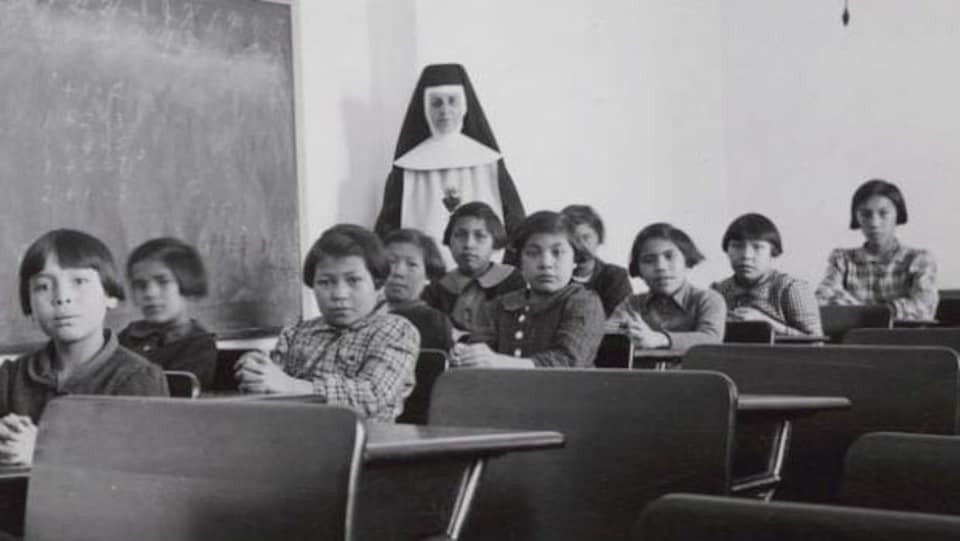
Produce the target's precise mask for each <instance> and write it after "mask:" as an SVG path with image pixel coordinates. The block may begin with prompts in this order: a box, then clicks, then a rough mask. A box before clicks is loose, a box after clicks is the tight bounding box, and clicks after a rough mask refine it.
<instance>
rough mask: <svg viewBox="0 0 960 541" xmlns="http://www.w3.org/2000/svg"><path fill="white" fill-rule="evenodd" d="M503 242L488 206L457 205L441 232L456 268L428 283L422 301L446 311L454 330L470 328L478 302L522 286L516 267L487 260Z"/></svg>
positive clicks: (504, 235) (503, 234) (499, 224)
mask: <svg viewBox="0 0 960 541" xmlns="http://www.w3.org/2000/svg"><path fill="white" fill-rule="evenodd" d="M506 241H507V233H506V231H505V230H504V229H503V223H502V222H501V221H500V218H498V217H497V215H496V213H494V212H493V209H492V208H490V206H489V205H487V204H486V203H481V202H479V201H474V202H472V203H467V204H465V205H462V206H460V207H459V208H457V210H455V211H453V214H451V215H450V221H449V222H447V228H446V229H445V230H444V232H443V244H444V245H446V246H449V247H450V252H451V254H453V259H454V261H456V263H457V268H456V269H454V270H452V271H450V272H448V273H447V274H446V275H445V276H444V277H443V278H441V279H439V280H437V281H435V282H432V283H431V284H430V285H428V286H427V287H426V289H424V290H423V300H424V301H426V302H427V304H429V305H430V306H433V307H434V308H436V309H437V310H440V311H441V312H443V313H445V314H448V315H449V316H450V319H451V320H453V325H454V326H455V327H456V328H457V329H460V330H463V331H467V332H470V331H472V330H474V319H475V318H476V315H477V310H478V309H479V308H480V305H481V304H483V303H484V302H486V301H488V300H490V299H493V298H494V297H498V296H500V295H503V294H504V293H508V292H510V291H513V290H515V289H523V287H524V282H523V276H521V275H520V272H519V271H518V270H517V269H516V268H514V267H513V266H512V265H505V264H501V263H495V262H493V261H491V260H490V258H491V257H493V251H494V250H499V249H500V248H503V247H504V244H506Z"/></svg>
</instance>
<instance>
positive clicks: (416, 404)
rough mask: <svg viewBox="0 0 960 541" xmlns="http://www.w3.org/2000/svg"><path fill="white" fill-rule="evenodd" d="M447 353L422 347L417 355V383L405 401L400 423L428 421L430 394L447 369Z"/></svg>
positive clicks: (420, 423) (423, 422)
mask: <svg viewBox="0 0 960 541" xmlns="http://www.w3.org/2000/svg"><path fill="white" fill-rule="evenodd" d="M447 365H448V363H447V353H446V352H445V351H443V350H441V349H421V350H420V355H418V356H417V367H416V381H417V383H416V385H415V386H414V387H413V392H411V393H410V396H408V397H407V399H406V401H404V403H403V413H401V414H400V416H399V417H397V422H398V423H411V424H417V425H422V424H426V422H427V411H428V410H429V408H430V394H431V393H432V392H433V384H434V383H435V382H436V381H437V378H438V377H440V374H442V373H443V372H444V370H446V369H447Z"/></svg>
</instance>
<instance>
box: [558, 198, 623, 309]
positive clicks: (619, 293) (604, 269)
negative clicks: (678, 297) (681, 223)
mask: <svg viewBox="0 0 960 541" xmlns="http://www.w3.org/2000/svg"><path fill="white" fill-rule="evenodd" d="M561 212H563V214H564V215H565V216H566V217H567V218H568V219H569V220H570V221H571V222H572V223H573V226H574V231H575V232H576V233H577V238H579V239H580V244H581V245H583V247H584V249H585V250H586V255H587V257H586V258H585V259H584V260H583V261H582V262H580V263H577V268H576V269H574V271H573V281H574V282H577V283H580V284H583V286H584V287H586V288H587V289H592V290H593V291H596V292H597V295H599V296H600V300H601V301H603V311H604V313H605V314H606V315H607V316H609V315H610V314H611V313H612V312H613V309H614V308H616V307H617V305H619V304H620V303H621V302H623V299H625V298H627V296H628V295H630V294H631V293H633V288H632V287H631V286H630V277H629V276H627V269H625V268H623V267H621V266H619V265H614V264H612V263H607V262H605V261H602V260H601V259H600V258H599V257H597V248H598V247H599V246H600V245H601V244H603V220H601V219H600V216H599V215H598V214H597V213H596V212H595V211H594V210H593V208H592V207H590V206H589V205H569V206H567V207H566V208H564V209H563V210H562V211H561Z"/></svg>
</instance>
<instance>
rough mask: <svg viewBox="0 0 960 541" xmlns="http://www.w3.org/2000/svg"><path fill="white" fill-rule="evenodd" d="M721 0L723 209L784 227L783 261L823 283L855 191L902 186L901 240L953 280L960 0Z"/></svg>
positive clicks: (959, 158)
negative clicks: (847, 7) (872, 185)
mask: <svg viewBox="0 0 960 541" xmlns="http://www.w3.org/2000/svg"><path fill="white" fill-rule="evenodd" d="M839 4H840V2H835V1H832V0H804V1H802V2H797V1H795V0H728V1H727V3H726V4H725V7H724V9H723V11H722V15H723V19H724V23H723V26H724V29H725V36H724V49H725V51H726V55H725V59H724V64H725V66H726V68H725V77H724V79H725V87H724V95H725V103H724V105H723V107H724V110H725V111H726V131H725V135H724V142H725V145H726V157H727V167H728V169H727V178H728V179H729V181H730V184H729V187H730V194H729V200H730V209H729V216H735V215H737V214H738V213H740V212H743V211H747V210H754V209H756V210H762V211H763V212H767V213H769V215H770V216H771V217H772V218H774V219H775V220H776V222H777V223H778V224H779V225H780V226H781V228H782V233H783V235H784V237H785V238H784V242H785V244H786V246H785V249H786V253H785V255H784V257H783V261H782V262H781V266H782V267H783V268H786V269H790V270H791V271H793V272H796V273H797V274H800V275H802V276H805V277H807V278H808V279H811V280H818V279H819V277H820V276H821V273H822V272H823V269H824V262H825V259H826V255H827V252H828V250H829V248H830V247H831V246H835V245H851V246H852V245H856V244H859V243H861V242H862V237H861V236H860V235H859V233H858V232H854V231H850V230H849V229H848V224H849V219H850V217H849V213H850V210H849V205H850V197H851V195H852V193H853V191H854V189H855V188H856V187H857V186H858V185H859V184H860V183H861V182H863V181H865V180H867V179H869V178H872V177H881V178H885V179H887V180H890V181H893V182H895V183H897V184H898V185H899V186H900V187H901V189H902V190H903V192H904V196H905V198H906V200H907V207H908V214H909V218H910V221H909V223H908V224H907V225H906V226H905V227H903V228H902V230H901V233H900V235H901V239H902V240H903V241H904V242H906V243H911V244H915V245H922V246H927V247H929V248H931V249H933V250H934V252H935V254H936V256H937V258H938V260H939V263H940V271H941V274H940V284H941V287H960V252H958V251H957V250H955V249H954V245H955V243H954V242H951V241H952V238H953V236H954V234H955V233H956V232H958V231H960V214H958V213H956V212H954V210H953V209H954V208H955V207H956V205H957V203H958V202H960V201H958V194H960V190H958V187H957V182H958V179H960V152H958V150H960V107H958V97H960V69H958V65H960V64H958V62H957V59H956V54H957V51H960V2H957V1H956V0H920V1H914V0H870V1H869V2H851V3H850V4H851V13H852V20H851V24H850V26H849V27H846V28H844V27H843V26H842V25H841V24H840V21H839V15H840V7H839Z"/></svg>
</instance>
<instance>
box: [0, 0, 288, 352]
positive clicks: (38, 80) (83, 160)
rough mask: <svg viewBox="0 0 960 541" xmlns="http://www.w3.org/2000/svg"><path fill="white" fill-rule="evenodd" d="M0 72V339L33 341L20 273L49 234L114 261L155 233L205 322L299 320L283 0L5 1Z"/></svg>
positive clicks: (117, 319) (226, 326)
mask: <svg viewBox="0 0 960 541" xmlns="http://www.w3.org/2000/svg"><path fill="white" fill-rule="evenodd" d="M0 81H3V85H4V88H3V91H2V92H0V189H2V194H0V216H2V220H3V221H2V224H3V225H2V226H0V343H10V342H23V341H31V340H38V339H42V335H40V334H39V333H38V332H37V330H36V329H35V327H34V325H32V324H31V322H30V321H29V320H27V319H26V318H25V317H23V316H22V315H21V312H20V306H19V300H18V297H17V268H18V266H19V261H20V258H21V257H22V255H23V252H24V250H25V249H26V247H27V246H28V245H29V243H30V242H32V241H33V240H34V239H35V238H37V237H38V236H39V235H41V234H42V233H44V232H45V231H47V230H49V229H53V228H58V227H70V228H76V229H81V230H84V231H87V232H89V233H92V234H94V235H96V236H98V237H100V238H101V239H103V240H104V241H105V242H106V243H107V244H108V245H109V246H110V247H111V249H112V250H113V251H114V255H115V256H116V257H117V259H118V264H119V265H121V266H122V265H123V263H124V261H125V258H126V256H127V254H128V253H129V252H130V250H131V249H132V248H133V247H135V246H136V245H137V244H139V243H141V242H143V241H145V240H147V239H149V238H152V237H157V236H176V237H180V238H182V239H184V240H186V241H187V242H190V243H192V244H194V245H195V246H196V247H197V249H198V250H199V251H200V253H201V254H202V255H203V256H204V258H205V261H206V263H207V267H208V271H209V273H210V279H211V284H210V285H211V288H210V290H211V294H210V295H209V296H208V297H207V298H206V299H204V300H202V301H199V302H198V303H197V305H196V308H195V314H196V316H197V317H198V319H200V320H201V321H202V322H204V323H205V324H207V326H209V327H211V328H213V329H217V330H230V329H237V328H249V327H273V326H278V325H282V324H284V323H286V322H289V321H291V320H295V319H296V318H297V317H298V316H299V306H300V286H299V280H298V277H299V269H298V267H299V254H298V245H299V242H298V238H297V235H298V231H299V228H298V225H297V208H298V207H297V178H296V157H295V143H294V141H295V136H294V117H293V111H294V107H293V94H294V93H293V72H292V61H291V42H290V8H289V6H285V5H279V4H274V3H268V2H260V1H255V0H47V1H39V0H0ZM134 317H136V312H135V310H134V308H133V307H132V306H131V305H130V303H126V304H125V305H124V306H123V307H122V308H121V309H120V310H118V311H117V312H116V313H114V314H113V315H112V316H111V318H112V321H111V323H112V324H113V325H114V326H117V325H122V324H124V323H125V322H126V321H129V320H130V319H133V318H134Z"/></svg>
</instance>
